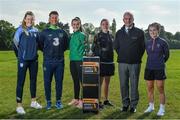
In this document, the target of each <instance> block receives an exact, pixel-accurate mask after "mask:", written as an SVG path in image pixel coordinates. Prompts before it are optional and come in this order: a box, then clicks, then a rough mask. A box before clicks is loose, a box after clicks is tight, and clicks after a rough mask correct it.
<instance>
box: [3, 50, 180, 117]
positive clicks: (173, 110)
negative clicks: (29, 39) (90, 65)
mask: <svg viewBox="0 0 180 120" xmlns="http://www.w3.org/2000/svg"><path fill="white" fill-rule="evenodd" d="M39 56H40V57H39V58H40V59H39V71H38V81H37V98H38V101H39V102H40V103H41V104H42V105H43V106H45V105H46V103H45V95H44V86H43V83H44V82H43V74H42V53H40V54H39ZM115 60H116V56H115ZM145 61H146V56H144V58H143V63H142V68H141V74H140V81H139V92H140V101H139V104H138V106H137V112H136V113H134V114H130V113H129V112H127V113H121V112H120V107H121V97H120V87H119V77H118V71H117V63H116V71H115V76H113V77H112V79H111V83H110V96H109V99H110V100H111V101H112V102H113V104H114V105H115V106H114V107H106V108H104V109H103V110H102V111H100V113H99V114H97V115H96V114H93V113H87V114H83V113H82V110H80V109H78V108H75V107H71V106H68V105H67V104H68V102H70V100H71V99H72V98H73V81H72V78H71V75H70V70H69V59H68V52H67V53H66V56H65V62H66V63H65V74H64V82H63V83H64V84H63V97H62V102H63V105H64V108H63V109H62V110H56V109H55V108H52V109H51V110H46V109H44V108H43V109H42V110H34V109H32V108H30V107H29V105H30V90H29V75H28V74H27V79H26V82H25V86H24V93H23V105H24V107H25V111H26V115H24V116H20V115H17V114H16V111H15V109H16V99H15V98H16V95H15V90H16V81H17V80H16V78H17V76H16V74H17V61H16V58H15V55H14V52H12V51H1V52H0V118H10V119H11V118H46V119H50V118H85V119H92V118H96V119H101V118H105V119H108V118H124V119H126V118H128V119H144V118H146V119H153V118H159V117H157V116H156V113H157V111H158V108H159V97H158V92H157V89H156V90H155V111H154V112H152V113H150V114H144V113H143V112H144V110H145V109H146V108H147V105H148V101H147V92H146V84H145V81H144V79H143V76H144V68H145ZM167 77H168V79H167V80H166V84H165V89H166V114H165V116H163V117H161V118H162V119H166V118H174V119H175V118H176V119H177V118H179V119H180V114H179V113H180V50H171V55H170V59H169V61H168V62H167ZM52 85H53V87H52V100H53V101H52V102H53V104H54V103H55V88H54V80H53V83H52Z"/></svg>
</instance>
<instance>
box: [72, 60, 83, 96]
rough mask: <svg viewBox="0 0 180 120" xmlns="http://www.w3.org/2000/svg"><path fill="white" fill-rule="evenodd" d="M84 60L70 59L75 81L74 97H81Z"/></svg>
mask: <svg viewBox="0 0 180 120" xmlns="http://www.w3.org/2000/svg"><path fill="white" fill-rule="evenodd" d="M81 65H82V61H70V71H71V75H72V79H73V82H74V98H75V99H79V93H80V86H81V83H82V67H81Z"/></svg>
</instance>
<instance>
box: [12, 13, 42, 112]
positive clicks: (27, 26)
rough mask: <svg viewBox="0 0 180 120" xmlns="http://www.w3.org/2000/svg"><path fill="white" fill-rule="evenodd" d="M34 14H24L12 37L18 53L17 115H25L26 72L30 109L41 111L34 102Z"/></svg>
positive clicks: (35, 67) (35, 74)
mask: <svg viewBox="0 0 180 120" xmlns="http://www.w3.org/2000/svg"><path fill="white" fill-rule="evenodd" d="M33 25H34V14H33V13H32V12H31V11H28V12H26V14H25V16H24V19H23V22H22V25H20V26H19V27H18V29H17V31H16V32H15V35H14V39H13V42H14V45H15V49H16V50H17V52H18V53H16V55H17V58H18V73H17V74H18V75H17V87H16V101H17V108H16V111H17V113H18V114H25V113H26V112H25V111H24V108H23V106H22V95H23V87H24V82H25V78H26V71H27V69H29V74H30V92H31V98H32V100H31V105H30V106H31V107H33V108H35V109H41V108H42V106H41V105H40V104H39V103H38V102H37V101H36V81H37V72H38V54H37V50H38V43H37V42H38V39H39V35H38V30H37V29H36V28H34V26H33Z"/></svg>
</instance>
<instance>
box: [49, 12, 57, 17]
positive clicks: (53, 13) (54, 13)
mask: <svg viewBox="0 0 180 120" xmlns="http://www.w3.org/2000/svg"><path fill="white" fill-rule="evenodd" d="M51 15H58V16H59V14H58V12H57V11H51V12H50V13H49V17H50V16H51Z"/></svg>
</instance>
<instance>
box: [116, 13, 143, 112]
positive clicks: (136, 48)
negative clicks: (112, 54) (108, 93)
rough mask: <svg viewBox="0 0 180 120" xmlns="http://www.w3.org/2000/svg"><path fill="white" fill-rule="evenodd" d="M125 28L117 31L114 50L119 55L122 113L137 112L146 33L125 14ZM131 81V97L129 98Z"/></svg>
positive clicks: (131, 16)
mask: <svg viewBox="0 0 180 120" xmlns="http://www.w3.org/2000/svg"><path fill="white" fill-rule="evenodd" d="M123 21H124V26H123V27H122V28H121V29H120V30H119V31H117V33H116V37H115V41H114V49H115V50H116V52H117V54H118V60H117V62H118V63H119V67H118V68H119V76H120V88H121V96H122V104H123V107H122V109H121V111H127V110H128V108H129V106H130V112H136V106H137V104H138V100H139V93H138V81H139V73H140V68H141V59H142V56H143V54H144V51H145V43H144V32H143V31H142V30H141V29H139V28H136V27H135V26H134V23H133V21H134V18H133V14H132V13H130V12H125V13H124V16H123ZM129 80H130V88H131V91H130V93H131V95H130V97H129Z"/></svg>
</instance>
